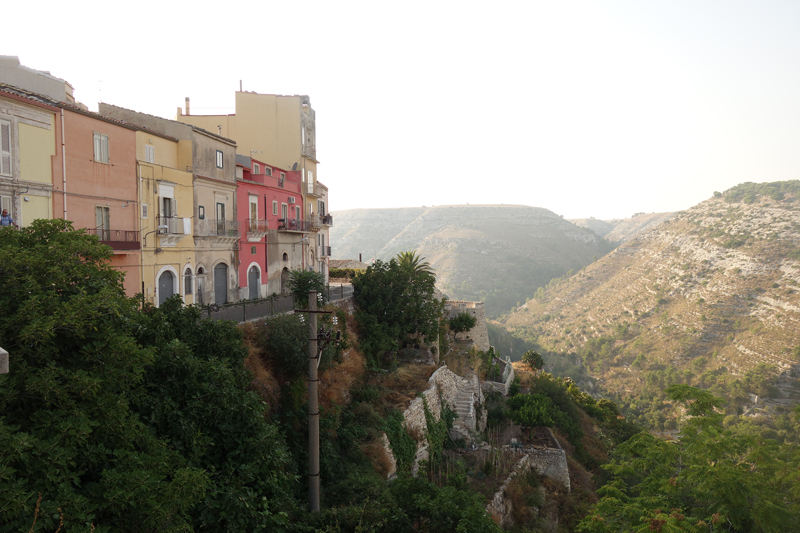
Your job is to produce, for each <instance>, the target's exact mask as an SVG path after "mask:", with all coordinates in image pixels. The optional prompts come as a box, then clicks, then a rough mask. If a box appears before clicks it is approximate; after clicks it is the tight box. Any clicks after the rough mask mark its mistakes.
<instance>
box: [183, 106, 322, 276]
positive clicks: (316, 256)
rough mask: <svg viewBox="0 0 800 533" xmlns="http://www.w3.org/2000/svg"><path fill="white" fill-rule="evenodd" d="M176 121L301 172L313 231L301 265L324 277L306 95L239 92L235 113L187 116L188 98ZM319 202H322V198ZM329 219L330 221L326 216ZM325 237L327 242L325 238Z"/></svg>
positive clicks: (319, 194) (313, 120)
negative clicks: (305, 261) (305, 265)
mask: <svg viewBox="0 0 800 533" xmlns="http://www.w3.org/2000/svg"><path fill="white" fill-rule="evenodd" d="M176 120H179V121H181V122H185V123H187V124H193V125H195V126H198V127H200V128H203V129H205V130H208V131H214V132H217V133H219V135H222V136H224V137H228V138H230V139H236V143H237V145H238V148H237V149H238V151H239V153H240V154H242V155H245V156H253V157H256V158H257V159H259V160H261V161H268V162H270V163H272V164H274V165H276V166H278V167H281V168H285V169H287V170H297V171H299V172H300V175H301V179H302V193H303V207H304V216H305V218H306V220H307V221H308V223H309V225H310V227H311V228H312V231H313V232H314V233H315V234H314V235H310V236H309V241H308V242H309V244H310V246H309V247H308V249H307V251H306V253H307V254H308V261H309V262H308V263H306V264H307V265H310V266H311V268H313V269H314V270H315V271H317V272H323V273H324V274H325V275H326V278H327V270H328V269H327V259H328V257H327V256H323V255H320V250H319V249H318V248H317V246H318V245H313V243H319V242H320V238H319V236H318V235H316V232H318V231H320V230H321V229H323V227H324V226H323V224H322V220H321V219H320V214H319V205H320V204H319V202H320V200H323V194H327V188H324V189H323V187H324V186H321V184H320V183H319V182H318V174H317V166H318V165H319V161H318V160H317V141H316V139H317V138H316V115H315V113H314V109H312V108H311V99H310V98H309V97H308V96H297V95H294V96H284V95H276V94H259V93H254V92H246V91H238V92H237V93H236V113H234V114H232V115H192V114H191V109H190V105H189V99H188V98H187V99H186V109H185V112H184V110H182V109H181V108H178V114H177V116H176ZM324 201H325V202H326V204H325V205H326V206H327V197H326V198H325V200H324ZM326 209H327V207H326ZM326 213H327V211H326ZM328 221H329V222H330V223H332V219H331V218H330V217H328ZM328 227H329V225H328ZM325 241H326V246H328V245H329V244H328V241H327V236H326V237H325ZM312 258H313V260H312Z"/></svg>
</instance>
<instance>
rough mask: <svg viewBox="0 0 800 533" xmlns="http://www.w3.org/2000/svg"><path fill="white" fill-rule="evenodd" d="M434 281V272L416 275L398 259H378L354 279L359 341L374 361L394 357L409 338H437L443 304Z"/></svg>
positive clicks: (427, 339) (427, 340)
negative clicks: (437, 296)
mask: <svg viewBox="0 0 800 533" xmlns="http://www.w3.org/2000/svg"><path fill="white" fill-rule="evenodd" d="M435 283H436V278H435V277H434V276H433V275H432V274H423V275H416V276H415V274H414V273H413V272H411V271H410V270H409V269H407V268H403V267H402V266H400V263H399V262H398V261H397V260H396V259H392V260H391V261H389V262H388V263H385V262H383V261H381V260H378V261H376V262H375V264H374V265H372V266H370V267H369V268H368V269H367V270H366V271H365V272H364V273H363V274H361V275H359V276H357V277H356V278H354V279H353V296H354V298H355V301H356V305H357V306H358V310H357V312H356V320H357V321H358V324H359V329H360V332H361V335H360V338H361V342H360V344H361V347H362V349H363V350H364V351H365V352H366V353H367V354H369V355H370V356H371V357H372V358H373V361H375V362H378V360H379V359H381V358H385V357H391V356H393V355H394V354H396V352H397V350H398V349H399V348H400V345H401V344H402V343H404V342H406V341H407V340H408V339H409V338H410V337H418V336H421V337H422V338H423V339H424V340H425V341H426V342H433V340H434V339H436V337H437V335H438V330H439V318H440V316H441V314H442V311H443V309H444V303H443V301H442V300H439V299H437V298H436V296H435Z"/></svg>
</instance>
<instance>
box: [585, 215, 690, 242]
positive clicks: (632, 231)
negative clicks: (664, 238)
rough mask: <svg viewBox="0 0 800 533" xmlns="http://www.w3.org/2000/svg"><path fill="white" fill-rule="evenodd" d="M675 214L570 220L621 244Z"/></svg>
mask: <svg viewBox="0 0 800 533" xmlns="http://www.w3.org/2000/svg"><path fill="white" fill-rule="evenodd" d="M674 216H675V213H650V214H647V213H637V214H635V215H633V216H632V217H631V218H621V219H619V218H617V219H614V220H598V219H596V218H578V219H574V220H570V222H572V223H573V224H575V225H576V226H581V227H583V228H588V229H590V230H592V231H594V232H595V233H597V234H598V235H599V236H601V237H603V238H605V239H606V240H608V241H611V242H613V243H616V244H622V243H624V242H628V241H629V240H631V239H633V238H634V237H637V236H638V235H639V234H641V233H644V232H645V231H648V230H650V229H652V228H654V227H656V226H658V225H659V224H661V223H662V222H665V221H667V220H669V219H671V218H672V217H674Z"/></svg>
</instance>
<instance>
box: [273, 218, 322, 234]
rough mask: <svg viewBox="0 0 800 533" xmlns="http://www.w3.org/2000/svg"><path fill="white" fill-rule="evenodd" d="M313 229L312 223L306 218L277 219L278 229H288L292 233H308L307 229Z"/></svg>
mask: <svg viewBox="0 0 800 533" xmlns="http://www.w3.org/2000/svg"><path fill="white" fill-rule="evenodd" d="M313 230H314V227H313V224H312V223H311V222H309V221H308V220H302V219H296V218H289V219H286V218H279V219H278V231H288V232H292V233H308V232H309V231H313Z"/></svg>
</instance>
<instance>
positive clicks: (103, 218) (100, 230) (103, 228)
mask: <svg viewBox="0 0 800 533" xmlns="http://www.w3.org/2000/svg"><path fill="white" fill-rule="evenodd" d="M94 228H95V230H96V231H97V236H98V237H100V240H101V241H110V240H111V217H110V214H109V209H108V207H105V206H101V205H97V206H95V208H94Z"/></svg>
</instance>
